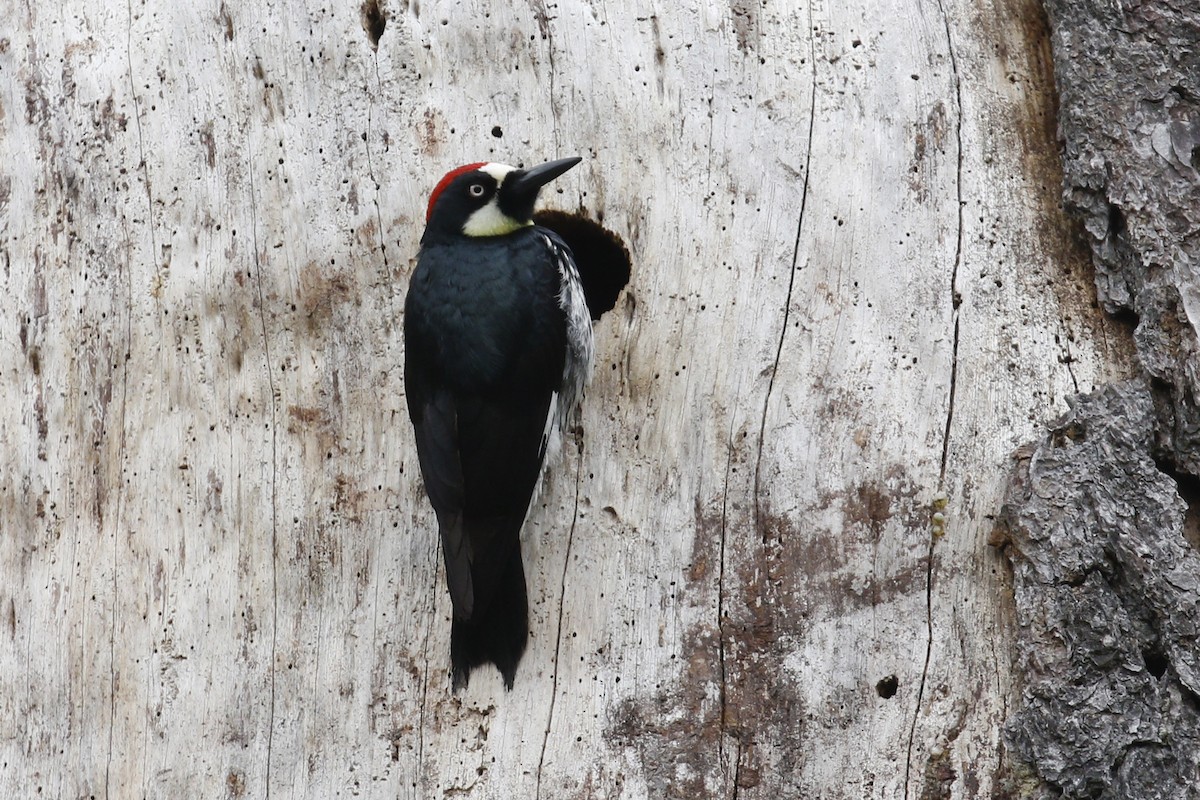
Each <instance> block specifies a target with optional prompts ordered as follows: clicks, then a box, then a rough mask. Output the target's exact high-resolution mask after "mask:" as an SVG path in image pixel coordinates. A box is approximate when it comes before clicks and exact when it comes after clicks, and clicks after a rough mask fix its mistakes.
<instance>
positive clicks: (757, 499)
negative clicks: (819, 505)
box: [754, 3, 817, 578]
mask: <svg viewBox="0 0 1200 800" xmlns="http://www.w3.org/2000/svg"><path fill="white" fill-rule="evenodd" d="M808 31H809V40H808V54H809V58H808V60H809V61H810V62H811V64H812V69H811V75H812V87H811V91H810V93H809V115H808V134H807V144H806V148H807V150H806V152H805V154H804V185H803V187H802V189H801V192H800V218H799V219H798V220H797V221H796V240H795V242H794V243H793V245H792V263H791V265H790V268H789V269H788V285H787V297H786V298H785V300H784V305H783V324H782V325H781V326H780V330H779V341H778V342H777V343H776V345H775V359H774V361H773V362H772V363H771V377H770V378H769V379H768V380H767V396H766V398H765V399H764V400H763V410H762V419H761V420H760V421H759V425H758V453H757V458H756V459H755V464H754V529H755V530H756V531H758V533H759V534H760V535H761V537H762V544H763V545H764V547H765V546H766V545H767V533H766V531H765V530H764V528H763V524H762V461H763V441H764V439H765V437H766V434H767V412H768V411H769V410H770V408H771V395H772V393H773V392H774V391H775V376H776V375H778V373H779V360H780V358H782V356H783V342H784V340H785V339H786V338H787V331H788V321H789V319H790V318H791V312H792V292H793V291H794V290H795V287H796V269H797V266H796V264H797V262H798V260H799V257H800V234H801V232H802V231H803V230H804V211H805V209H806V207H807V206H808V178H809V175H810V173H811V172H812V169H811V165H812V149H813V147H812V146H813V129H814V127H815V123H816V119H817V57H816V41H815V37H814V36H813V25H812V5H811V3H810V4H809V7H808ZM771 561H772V560H771V558H770V557H769V554H768V557H767V558H766V559H765V560H764V564H765V568H766V571H767V575H768V577H770V578H773V572H772V567H771Z"/></svg>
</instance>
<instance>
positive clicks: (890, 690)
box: [875, 675, 900, 700]
mask: <svg viewBox="0 0 1200 800" xmlns="http://www.w3.org/2000/svg"><path fill="white" fill-rule="evenodd" d="M899 688H900V681H899V680H897V679H896V676H895V675H888V676H887V677H886V678H882V679H880V681H879V683H877V684H875V691H876V692H877V693H878V694H879V696H880V697H882V698H883V699H884V700H890V699H892V698H893V697H895V696H896V690H897V689H899Z"/></svg>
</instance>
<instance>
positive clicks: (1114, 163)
mask: <svg viewBox="0 0 1200 800" xmlns="http://www.w3.org/2000/svg"><path fill="white" fill-rule="evenodd" d="M1046 10H1047V14H1048V17H1049V20H1050V24H1051V28H1052V49H1053V55H1054V65H1055V80H1056V83H1057V88H1058V93H1059V99H1060V106H1059V127H1060V135H1061V136H1062V138H1063V162H1064V179H1063V180H1064V186H1063V195H1064V201H1065V204H1066V206H1067V208H1068V209H1069V210H1070V211H1071V212H1073V213H1074V214H1075V215H1077V216H1079V217H1080V218H1081V219H1082V221H1083V224H1084V227H1085V229H1086V231H1087V232H1088V234H1089V239H1090V242H1089V243H1090V245H1091V248H1092V253H1093V262H1094V264H1095V267H1096V286H1097V290H1098V295H1099V299H1100V301H1101V303H1102V304H1103V306H1104V308H1105V310H1106V311H1107V312H1108V313H1110V314H1113V315H1115V316H1119V317H1124V318H1127V319H1129V320H1130V321H1131V322H1133V324H1134V340H1135V345H1136V348H1137V353H1138V358H1139V361H1140V364H1141V366H1142V369H1143V370H1144V374H1143V377H1142V379H1140V380H1137V381H1133V382H1129V383H1124V384H1117V385H1113V386H1107V387H1104V388H1101V389H1099V390H1097V391H1096V392H1093V393H1092V394H1090V395H1087V396H1082V397H1079V398H1075V399H1074V400H1073V401H1072V403H1071V405H1072V408H1071V411H1070V412H1069V413H1068V414H1067V415H1066V416H1064V417H1063V418H1062V419H1060V420H1058V421H1057V422H1056V423H1055V424H1054V425H1053V426H1052V427H1051V429H1050V431H1049V433H1048V434H1047V436H1046V437H1045V438H1044V439H1043V440H1042V441H1040V442H1037V443H1035V444H1033V445H1030V446H1028V447H1026V448H1022V450H1021V451H1020V452H1019V453H1018V463H1017V468H1016V470H1015V473H1014V475H1013V477H1012V479H1011V482H1010V485H1009V488H1008V492H1007V495H1006V503H1005V507H1004V511H1003V514H1002V525H1001V531H1002V532H1001V535H1000V537H999V538H998V539H997V541H996V543H997V544H1000V545H1001V546H1004V547H1005V548H1006V550H1007V555H1008V557H1009V560H1010V561H1011V563H1012V567H1013V582H1014V593H1015V601H1016V609H1017V626H1018V630H1017V636H1016V641H1017V651H1016V654H1015V658H1016V664H1015V673H1016V674H1017V675H1018V676H1019V680H1020V682H1021V685H1022V690H1021V697H1020V701H1019V703H1018V706H1017V710H1016V712H1015V713H1014V714H1013V715H1012V716H1011V717H1010V718H1009V720H1008V722H1007V724H1006V738H1007V741H1008V744H1009V745H1010V746H1011V747H1012V749H1013V750H1014V751H1015V752H1016V753H1017V754H1018V755H1019V756H1020V757H1021V758H1022V759H1024V760H1025V761H1026V762H1028V765H1029V766H1030V767H1031V768H1032V770H1033V772H1034V773H1035V774H1036V776H1037V779H1035V780H1029V779H1028V778H1029V777H1030V776H1021V777H1022V778H1024V779H1022V780H1019V781H1017V783H1019V784H1020V786H1019V787H1018V788H1017V789H1016V791H1017V793H1018V794H1019V796H1022V797H1039V798H1041V797H1059V796H1062V797H1071V798H1074V797H1087V798H1118V797H1122V798H1123V797H1129V798H1134V797H1136V798H1147V799H1148V800H1153V799H1154V798H1164V800H1165V799H1166V798H1184V797H1200V747H1198V745H1200V741H1198V740H1200V694H1198V690H1200V642H1198V631H1200V610H1198V601H1197V590H1198V589H1200V580H1198V578H1197V576H1198V575H1200V557H1198V556H1197V552H1196V547H1195V546H1194V544H1189V541H1188V539H1187V535H1186V534H1187V528H1186V523H1187V522H1188V519H1189V518H1188V511H1189V509H1188V504H1187V503H1186V502H1184V500H1183V499H1182V498H1181V496H1180V493H1181V491H1182V492H1184V493H1185V494H1188V495H1190V494H1192V492H1189V491H1188V490H1187V487H1189V486H1191V485H1192V483H1193V482H1194V476H1196V475H1198V474H1200V409H1198V406H1197V403H1196V400H1195V391H1194V387H1195V386H1196V384H1197V382H1196V380H1195V376H1197V375H1198V374H1200V373H1198V372H1197V367H1198V364H1200V361H1198V359H1197V351H1198V349H1200V348H1198V347H1197V335H1196V327H1195V323H1196V322H1200V313H1197V314H1193V313H1190V306H1191V305H1193V303H1192V302H1191V300H1192V299H1193V298H1196V297H1200V293H1198V288H1200V275H1198V274H1197V272H1196V270H1197V268H1198V267H1200V237H1197V236H1196V234H1195V231H1196V230H1200V181H1198V180H1197V178H1198V177H1200V171H1198V170H1200V85H1197V83H1198V81H1200V69H1198V68H1197V67H1200V58H1198V56H1197V55H1196V53H1197V51H1198V50H1200V11H1197V10H1194V9H1192V8H1190V7H1189V6H1188V4H1184V3H1179V2H1172V1H1170V0H1168V2H1165V3H1161V4H1156V5H1154V6H1153V7H1150V6H1138V7H1134V8H1129V9H1126V8H1125V7H1124V6H1122V5H1121V4H1116V5H1112V6H1104V7H1100V6H1099V5H1097V4H1091V3H1084V2H1081V0H1047V2H1046ZM1101 54H1103V57H1100V56H1101ZM1197 305H1200V304H1197ZM1197 310H1198V311H1200V308H1198V309H1197ZM1189 476H1192V477H1189ZM1191 522H1192V526H1193V527H1195V525H1194V519H1193V520H1192V521H1191ZM1023 769H1024V767H1023V765H1016V767H1015V770H1014V778H1015V777H1018V776H1017V775H1016V774H1015V773H1016V771H1022V770H1023Z"/></svg>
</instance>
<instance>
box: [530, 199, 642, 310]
mask: <svg viewBox="0 0 1200 800" xmlns="http://www.w3.org/2000/svg"><path fill="white" fill-rule="evenodd" d="M533 221H534V222H536V223H537V224H538V225H541V226H542V227H543V228H549V229H550V230H552V231H554V232H555V233H557V234H558V235H559V236H561V237H562V240H563V241H564V242H566V243H567V246H568V247H570V248H571V252H572V253H574V254H575V266H576V267H578V268H579V280H580V282H581V283H583V294H584V296H585V298H586V299H587V304H588V310H589V311H591V312H592V319H593V320H597V319H600V317H601V316H603V315H604V314H605V313H606V312H608V311H612V309H613V307H614V306H615V305H616V304H617V298H618V297H620V296H621V290H622V289H624V288H625V286H626V285H627V284H628V283H629V276H630V275H632V274H633V261H632V259H631V258H630V256H629V248H628V247H626V246H625V242H623V241H621V237H620V236H617V234H615V233H613V232H612V231H610V230H609V229H608V228H605V227H604V226H603V225H600V224H599V223H597V222H593V221H592V220H590V219H588V218H587V217H586V216H584V215H583V214H582V213H578V214H569V213H567V212H566V211H539V212H537V213H536V214H534V215H533Z"/></svg>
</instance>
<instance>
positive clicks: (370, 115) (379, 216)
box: [363, 4, 389, 271]
mask: <svg viewBox="0 0 1200 800" xmlns="http://www.w3.org/2000/svg"><path fill="white" fill-rule="evenodd" d="M366 7H367V6H366V5H365V4H364V6H363V8H364V9H365V8H366ZM376 10H377V11H378V4H376ZM364 13H365V11H364ZM379 35H380V36H382V35H383V27H382V25H380V28H379ZM378 42H379V39H378V37H373V38H372V45H373V52H372V54H371V58H372V61H373V63H374V65H375V88H376V90H377V91H378V90H380V89H381V88H382V82H381V81H380V80H379V48H378V47H376V46H374V45H377V44H378ZM374 118H375V93H374V92H370V91H368V92H367V132H366V135H364V136H363V140H364V141H363V144H364V145H365V146H366V151H367V175H368V177H370V179H371V186H372V187H373V188H374V189H375V192H374V195H373V202H374V204H375V225H376V227H377V228H378V229H379V230H378V231H377V233H378V235H379V255H380V256H381V257H382V258H383V268H384V270H385V271H389V270H388V257H387V237H386V233H387V231H386V230H385V229H384V226H383V211H382V210H381V209H380V208H379V192H380V189H381V186H380V183H379V178H378V177H377V176H376V174H375V161H374V159H373V157H372V154H371V123H372V122H373V121H374ZM384 135H385V136H386V133H385V134H384ZM385 149H386V145H385Z"/></svg>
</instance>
